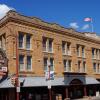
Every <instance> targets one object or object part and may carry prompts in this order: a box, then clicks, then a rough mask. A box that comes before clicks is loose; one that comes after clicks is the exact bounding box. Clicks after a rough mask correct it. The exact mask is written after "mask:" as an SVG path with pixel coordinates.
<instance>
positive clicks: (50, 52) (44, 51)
mask: <svg viewBox="0 0 100 100" xmlns="http://www.w3.org/2000/svg"><path fill="white" fill-rule="evenodd" d="M43 53H50V54H53V53H54V52H49V51H43Z"/></svg>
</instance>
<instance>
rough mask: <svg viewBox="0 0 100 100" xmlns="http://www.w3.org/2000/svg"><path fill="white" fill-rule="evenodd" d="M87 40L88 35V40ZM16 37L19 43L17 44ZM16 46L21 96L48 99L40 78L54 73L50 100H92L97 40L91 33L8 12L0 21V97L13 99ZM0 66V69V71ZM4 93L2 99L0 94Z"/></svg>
mask: <svg viewBox="0 0 100 100" xmlns="http://www.w3.org/2000/svg"><path fill="white" fill-rule="evenodd" d="M89 35H90V36H89ZM16 37H17V39H18V41H16ZM16 43H18V63H19V66H18V69H19V70H18V71H19V73H18V74H19V77H18V79H19V82H20V83H22V84H21V91H20V97H23V98H26V100H28V99H27V97H28V96H30V95H31V97H32V98H34V100H48V98H49V95H48V94H49V93H48V88H47V80H46V78H45V73H46V72H48V64H49V63H50V71H51V72H52V73H54V80H52V82H51V84H52V87H51V92H52V93H51V95H52V99H53V100H58V98H59V100H61V99H62V100H64V99H65V98H82V97H84V96H90V95H91V96H94V95H96V91H99V80H100V47H99V46H100V38H99V37H98V36H96V35H95V34H94V33H80V32H76V31H75V30H73V29H67V28H64V27H61V26H59V25H57V24H53V23H47V22H44V21H42V20H40V19H38V18H35V17H26V16H23V15H21V14H19V13H17V12H15V11H9V12H8V13H7V14H6V16H5V17H4V18H3V19H1V20H0V47H1V53H2V52H4V53H5V55H6V58H7V60H8V64H7V66H6V67H7V71H6V72H4V71H2V70H1V72H0V74H1V84H0V88H1V89H0V98H1V100H11V99H10V97H11V96H12V98H13V99H12V100H15V97H16V96H15V95H16V88H15V86H14V85H13V84H12V83H11V81H12V80H11V79H12V78H13V77H15V76H16ZM0 67H2V66H0ZM1 69H2V68H1ZM4 93H5V94H6V96H4V95H3V94H4Z"/></svg>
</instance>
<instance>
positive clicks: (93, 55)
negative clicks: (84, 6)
mask: <svg viewBox="0 0 100 100" xmlns="http://www.w3.org/2000/svg"><path fill="white" fill-rule="evenodd" d="M92 58H95V49H94V48H92Z"/></svg>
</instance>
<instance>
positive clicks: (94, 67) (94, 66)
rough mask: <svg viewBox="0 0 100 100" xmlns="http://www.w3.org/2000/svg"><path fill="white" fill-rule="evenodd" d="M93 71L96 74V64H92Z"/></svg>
mask: <svg viewBox="0 0 100 100" xmlns="http://www.w3.org/2000/svg"><path fill="white" fill-rule="evenodd" d="M93 70H94V72H95V73H96V63H93Z"/></svg>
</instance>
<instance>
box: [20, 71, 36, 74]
mask: <svg viewBox="0 0 100 100" xmlns="http://www.w3.org/2000/svg"><path fill="white" fill-rule="evenodd" d="M19 73H22V74H33V73H34V71H26V70H25V71H24V70H23V71H19Z"/></svg>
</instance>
